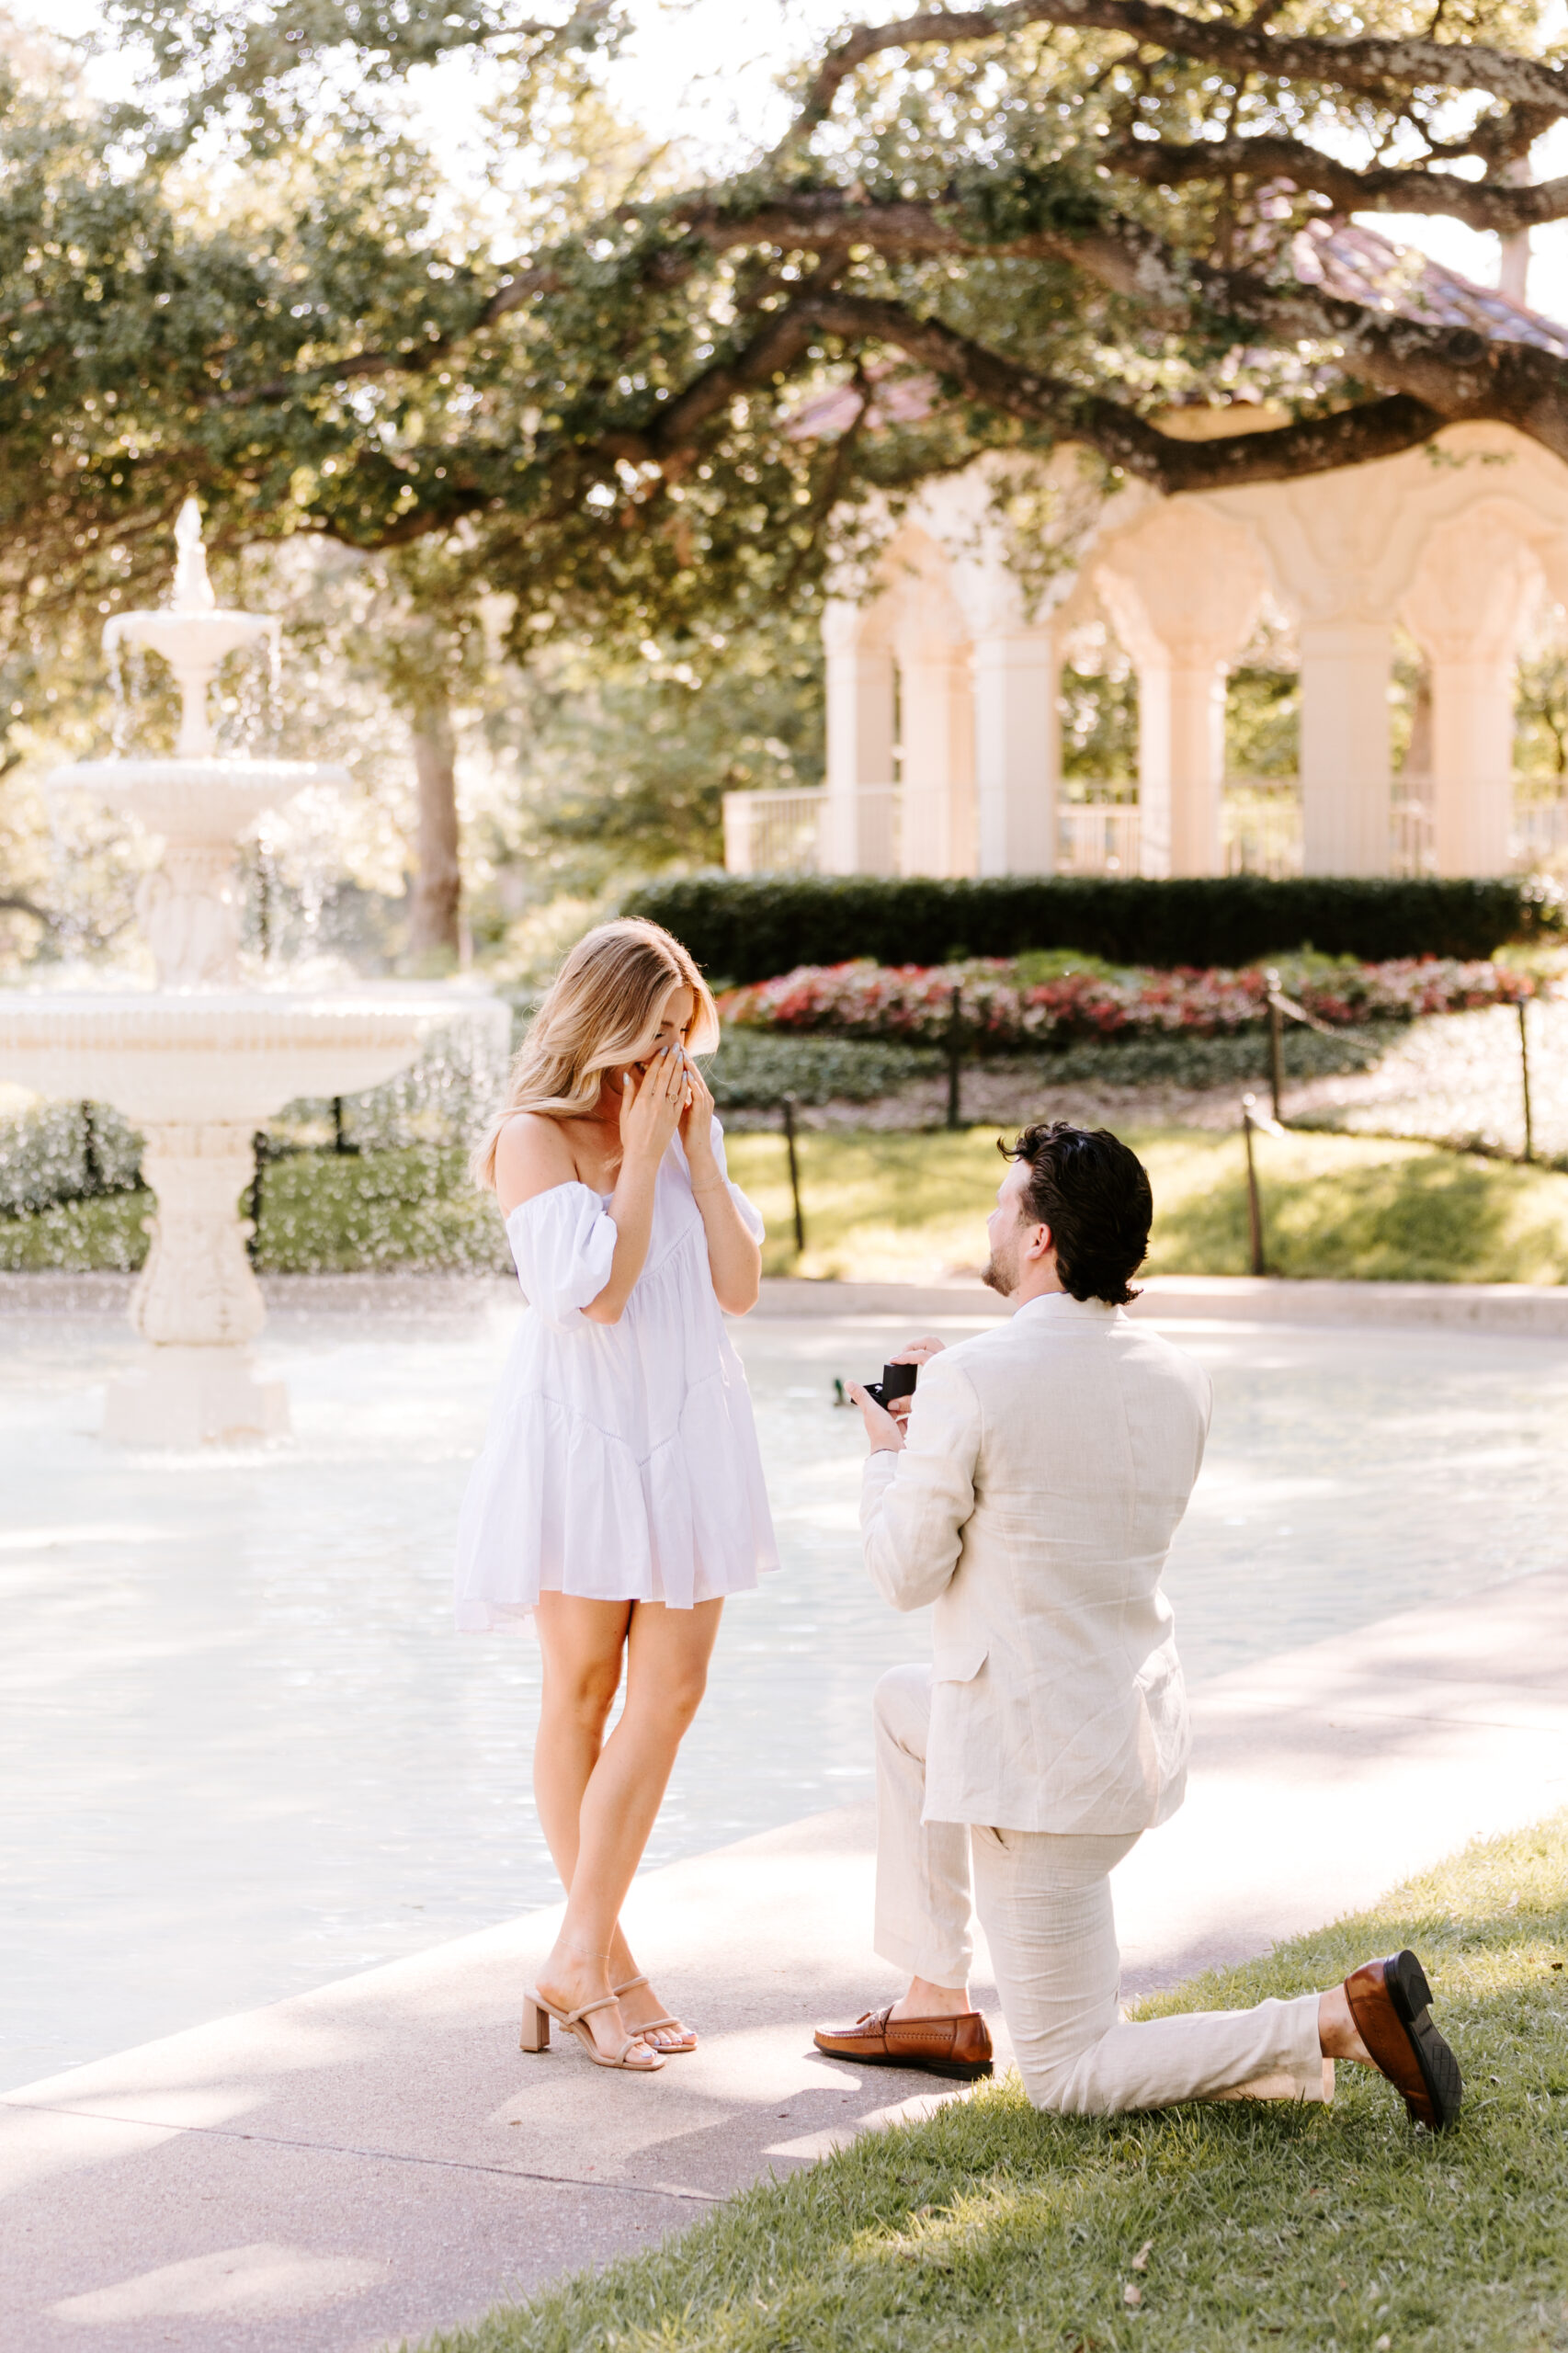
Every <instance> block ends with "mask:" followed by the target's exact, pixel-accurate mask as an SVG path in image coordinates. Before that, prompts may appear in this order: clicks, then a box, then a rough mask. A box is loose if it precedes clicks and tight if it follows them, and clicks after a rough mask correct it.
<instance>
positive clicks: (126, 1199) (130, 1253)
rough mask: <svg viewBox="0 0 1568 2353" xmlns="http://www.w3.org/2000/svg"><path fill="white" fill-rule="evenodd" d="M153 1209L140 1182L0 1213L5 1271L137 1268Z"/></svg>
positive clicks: (0, 1268) (0, 1261)
mask: <svg viewBox="0 0 1568 2353" xmlns="http://www.w3.org/2000/svg"><path fill="white" fill-rule="evenodd" d="M152 1210H153V1196H152V1194H151V1193H148V1192H143V1191H142V1190H141V1189H140V1188H138V1189H136V1190H135V1191H130V1190H127V1191H124V1192H117V1193H104V1194H100V1195H98V1196H97V1197H96V1198H94V1199H86V1200H75V1201H51V1202H50V1203H49V1205H48V1206H47V1207H46V1208H43V1209H40V1210H30V1211H22V1212H21V1213H20V1214H13V1215H11V1216H9V1217H6V1216H0V1274H6V1275H38V1274H43V1273H45V1272H47V1271H48V1270H50V1269H51V1268H53V1267H63V1268H66V1269H68V1270H69V1271H70V1272H72V1273H74V1274H89V1273H96V1274H116V1275H125V1274H134V1273H135V1271H136V1269H137V1268H138V1267H140V1266H141V1264H142V1260H143V1259H144V1258H145V1257H146V1256H147V1236H146V1233H144V1231H143V1221H144V1220H145V1219H146V1218H147V1217H149V1216H150V1215H151V1214H152Z"/></svg>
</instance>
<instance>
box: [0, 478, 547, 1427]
mask: <svg viewBox="0 0 1568 2353" xmlns="http://www.w3.org/2000/svg"><path fill="white" fill-rule="evenodd" d="M176 540H177V542H178V547H179V561H178V565H177V568H176V574H175V586H174V596H173V598H172V600H171V602H170V604H169V606H168V608H166V609H165V610H164V611H161V612H149V613H121V614H118V615H116V617H115V618H114V620H111V621H110V622H109V623H108V627H107V629H106V630H105V632H104V637H105V643H106V645H107V646H108V647H109V648H110V649H111V650H112V649H113V648H114V646H115V645H116V644H117V642H129V643H131V644H141V645H146V646H150V647H152V648H153V651H154V652H156V653H158V654H162V655H163V656H164V658H165V661H167V662H168V664H169V665H170V666H171V668H172V669H173V671H174V673H175V676H176V681H177V683H178V686H179V689H180V696H181V706H182V716H181V722H180V731H179V740H178V744H177V746H176V753H175V756H174V757H173V758H172V759H161V760H135V759H110V760H87V761H83V762H82V763H80V764H79V765H78V766H75V767H63V768H57V769H56V770H55V771H54V774H53V775H52V776H51V778H50V779H49V781H50V785H51V790H63V789H71V790H85V791H87V792H90V793H92V794H93V795H95V796H96V797H97V800H99V801H103V802H106V803H108V804H109V805H110V806H112V807H114V808H117V809H122V810H124V811H126V812H127V813H129V814H130V815H131V816H133V817H134V818H136V819H138V820H139V821H140V822H141V824H142V825H144V826H145V827H146V828H147V829H148V831H149V832H151V833H153V834H156V835H162V837H163V843H164V850H163V857H162V858H161V860H160V862H159V864H158V865H157V866H156V867H154V868H153V870H152V871H151V872H150V873H148V874H147V875H146V877H145V878H144V879H143V881H142V886H141V888H140V890H139V892H138V893H137V901H136V909H137V915H138V917H139V918H140V921H141V925H142V931H143V933H144V934H145V936H146V938H147V941H148V944H149V946H150V947H151V949H152V951H153V961H154V963H155V965H156V968H157V983H156V986H155V987H154V988H153V989H152V990H150V991H149V990H143V989H131V988H125V989H120V990H108V989H106V990H103V991H95V992H93V993H91V994H88V993H85V992H78V991H68V990H64V989H61V990H51V989H47V988H38V989H28V990H21V991H15V992H13V991H6V992H3V993H0V1076H4V1077H6V1078H8V1079H10V1080H13V1081H14V1082H15V1083H16V1084H17V1085H19V1086H25V1087H28V1088H30V1089H31V1090H32V1091H33V1092H34V1093H35V1094H39V1095H54V1096H66V1097H75V1098H81V1099H85V1100H89V1101H94V1102H104V1103H113V1104H114V1105H116V1106H117V1107H118V1108H119V1109H120V1110H121V1111H123V1112H124V1113H125V1114H126V1116H127V1117H128V1118H129V1119H130V1120H131V1121H132V1122H133V1123H134V1124H135V1125H136V1126H137V1127H138V1128H140V1129H141V1130H142V1134H143V1135H144V1137H145V1139H146V1150H145V1153H144V1155H143V1159H142V1172H143V1175H144V1176H145V1178H146V1181H147V1183H148V1185H150V1186H151V1188H152V1189H153V1192H154V1194H155V1195H156V1196H157V1216H156V1219H155V1220H154V1221H153V1225H152V1246H151V1249H150V1251H149V1253H148V1257H147V1262H146V1265H145V1267H144V1268H143V1269H142V1274H141V1276H140V1277H139V1278H138V1280H137V1283H136V1287H135V1290H133V1292H132V1294H131V1324H133V1326H134V1327H135V1329H136V1330H137V1331H138V1332H139V1333H140V1334H141V1335H142V1338H143V1339H144V1340H146V1341H148V1342H150V1344H151V1346H150V1348H149V1351H148V1356H147V1360H146V1363H145V1364H144V1366H143V1367H142V1369H141V1370H138V1371H137V1372H135V1373H134V1374H132V1375H131V1377H130V1378H129V1379H127V1380H124V1381H119V1382H117V1383H115V1384H113V1385H111V1387H110V1390H109V1392H108V1407H107V1411H106V1415H105V1421H104V1435H105V1437H106V1438H117V1439H119V1440H122V1441H125V1442H129V1443H135V1444H146V1443H149V1442H150V1443H153V1444H165V1445H189V1444H191V1443H193V1442H199V1441H201V1440H205V1439H222V1438H243V1437H256V1436H266V1435H270V1434H273V1433H276V1432H278V1431H280V1430H282V1429H284V1428H286V1427H287V1425H288V1401H287V1398H286V1397H285V1394H284V1392H283V1389H282V1387H281V1385H280V1384H278V1383H276V1382H262V1381H257V1380H256V1375H255V1372H254V1370H253V1369H252V1365H251V1361H250V1343H251V1342H252V1341H253V1340H254V1339H255V1338H256V1334H257V1333H258V1332H259V1331H260V1330H261V1328H262V1325H263V1324H265V1322H266V1320H267V1309H266V1305H265V1303H264V1302H263V1299H262V1295H261V1291H260V1289H259V1287H258V1285H257V1283H256V1276H255V1274H254V1273H253V1272H252V1269H251V1265H250V1261H249V1258H248V1257H247V1256H246V1252H245V1239H246V1235H247V1233H249V1231H250V1229H249V1227H248V1225H247V1224H246V1223H245V1222H244V1219H243V1218H242V1217H241V1214H240V1196H241V1194H242V1192H243V1191H244V1188H245V1187H246V1186H247V1185H248V1183H249V1181H250V1178H251V1174H252V1167H253V1158H252V1154H253V1144H252V1138H253V1135H254V1132H255V1131H256V1128H257V1127H258V1126H259V1125H260V1123H261V1122H262V1121H263V1120H267V1119H269V1118H272V1117H273V1116H274V1115H275V1114H276V1113H277V1112H278V1111H279V1110H280V1109H281V1108H282V1107H283V1105H284V1104H285V1103H288V1102H290V1101H292V1100H294V1099H295V1098H296V1097H301V1096H307V1097H331V1096H342V1095H353V1094H357V1093H358V1092H359V1091H360V1090H361V1089H362V1088H364V1087H368V1086H379V1085H380V1084H381V1081H382V1080H384V1079H388V1078H391V1077H392V1076H393V1075H394V1074H395V1073H396V1072H398V1071H400V1070H403V1069H404V1068H406V1066H407V1065H408V1064H409V1063H411V1062H413V1061H414V1060H415V1056H416V1055H417V1054H418V1052H419V1051H420V1048H421V1046H422V1044H423V1043H424V1042H425V1040H426V1039H428V1038H430V1037H431V1036H432V1035H433V1034H434V1033H435V1032H436V1031H437V1030H439V1029H449V1028H451V1027H452V1026H453V1025H454V1024H458V1023H461V1024H464V1025H468V1024H473V1023H477V1024H480V1025H482V1026H483V1029H484V1030H485V1031H486V1033H487V1037H488V1041H489V1042H490V1043H491V1044H492V1046H493V1047H494V1050H495V1051H504V1048H505V1041H506V1026H507V1016H506V1007H505V1006H503V1005H502V1004H500V1003H499V1002H498V1001H497V1000H496V999H494V998H493V997H488V996H484V995H477V994H475V993H472V992H470V991H468V990H466V989H464V990H453V989H443V988H438V987H437V988H423V989H418V988H412V987H409V986H407V985H398V984H389V985H384V986H381V985H378V986H376V987H368V988H363V989H354V990H346V991H343V992H337V991H322V990H310V991H306V990H290V989H287V988H272V987H267V988H255V987H245V986H244V985H242V982H241V972H240V921H239V904H238V893H237V890H236V883H235V873H234V865H235V847H236V844H237V842H238V840H239V837H240V835H241V834H242V833H244V830H245V828H246V827H247V826H248V825H251V824H254V823H255V821H256V818H257V817H259V816H260V815H261V813H262V812H263V811H264V810H267V809H275V808H278V807H279V806H280V805H281V804H282V803H283V802H285V801H290V800H291V799H292V798H293V796H294V794H295V793H297V792H301V791H302V790H304V788H305V787H306V786H307V785H312V784H335V785H341V784H347V782H348V780H349V779H348V776H347V771H346V770H345V769H344V768H342V767H336V766H335V765H332V764H329V763H326V762H323V761H310V760H266V759H248V758H244V757H237V758H236V757H229V756H223V755H221V754H220V753H219V750H218V746H217V742H216V738H215V736H214V734H213V731H212V725H211V721H210V714H209V710H208V698H209V690H210V686H211V683H212V680H213V677H214V676H215V675H216V673H217V671H218V668H219V665H221V664H222V661H223V660H224V658H225V656H227V655H228V654H232V653H233V652H234V651H235V650H236V649H237V648H239V647H241V646H244V645H245V644H248V643H251V642H254V641H255V640H256V639H257V638H261V637H270V638H271V639H272V640H273V642H274V645H275V646H276V643H277V632H278V624H277V622H276V621H274V620H269V619H267V617H266V616H264V615H261V614H257V613H230V612H221V611H219V610H218V609H217V600H216V598H215V597H214V595H213V592H212V587H211V584H210V581H209V580H208V577H207V558H206V554H205V551H204V550H203V548H202V544H201V517H200V513H199V509H198V507H197V506H196V503H195V501H194V500H193V499H192V500H187V503H186V506H185V508H184V511H183V512H182V514H181V516H180V518H179V524H178V527H177V529H176Z"/></svg>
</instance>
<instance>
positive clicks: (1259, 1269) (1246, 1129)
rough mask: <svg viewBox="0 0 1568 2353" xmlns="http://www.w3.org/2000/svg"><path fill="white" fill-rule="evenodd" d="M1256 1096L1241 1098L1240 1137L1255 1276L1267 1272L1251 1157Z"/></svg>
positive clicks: (1248, 1226) (1259, 1209) (1254, 1169)
mask: <svg viewBox="0 0 1568 2353" xmlns="http://www.w3.org/2000/svg"><path fill="white" fill-rule="evenodd" d="M1256 1101H1257V1097H1256V1095H1244V1096H1243V1097H1242V1135H1243V1138H1244V1142H1245V1144H1246V1156H1247V1237H1248V1240H1249V1242H1250V1244H1251V1255H1252V1271H1253V1273H1254V1274H1255V1275H1266V1274H1267V1272H1268V1268H1267V1266H1266V1265H1265V1263H1264V1256H1263V1204H1262V1202H1261V1201H1260V1200H1259V1199H1258V1195H1257V1163H1256V1159H1255V1158H1254V1155H1253V1148H1252V1139H1253V1116H1252V1115H1253V1108H1254V1106H1255V1105H1256Z"/></svg>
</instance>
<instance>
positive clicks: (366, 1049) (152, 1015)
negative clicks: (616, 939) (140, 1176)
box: [0, 985, 508, 1128]
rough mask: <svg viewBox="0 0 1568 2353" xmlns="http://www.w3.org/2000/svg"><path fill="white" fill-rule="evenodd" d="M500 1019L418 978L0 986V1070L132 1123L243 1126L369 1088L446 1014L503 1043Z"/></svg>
mask: <svg viewBox="0 0 1568 2353" xmlns="http://www.w3.org/2000/svg"><path fill="white" fill-rule="evenodd" d="M507 1019H508V1016H507V1013H506V1006H504V1005H502V1004H501V1003H500V1002H499V1001H498V1000H497V999H494V998H489V997H482V996H478V995H472V996H470V995H464V994H460V993H459V992H457V991H455V990H448V991H442V990H440V989H433V988H420V987H418V986H417V985H411V986H409V987H407V988H399V987H397V986H395V985H394V986H388V987H386V988H384V989H383V988H377V989H366V990H362V991H361V990H346V991H344V992H343V993H342V994H341V995H339V994H336V993H334V994H331V995H307V994H306V993H305V992H304V991H303V990H301V991H299V992H295V991H291V990H286V989H200V990H196V989H192V990H190V991H188V992H187V993H185V994H183V995H179V994H175V993H172V992H167V991H163V990H160V991H158V992H157V993H156V994H153V993H152V992H151V991H149V992H147V993H146V994H142V993H140V992H137V991H134V990H131V989H127V990H124V991H123V992H119V991H112V990H92V991H87V990H83V991H80V992H78V991H74V990H64V989H60V990H54V989H27V990H17V991H6V992H5V993H4V994H0V1075H3V1076H5V1077H6V1078H8V1079H10V1080H12V1081H13V1082H14V1083H15V1084H16V1085H17V1086H26V1087H28V1088H30V1089H31V1091H32V1092H33V1093H34V1094H35V1095H52V1096H68V1097H82V1098H84V1099H85V1100H87V1101H90V1102H99V1103H113V1104H114V1105H115V1106H116V1108H118V1109H119V1110H121V1111H123V1112H124V1113H125V1115H126V1117H127V1118H128V1119H130V1120H134V1121H135V1123H136V1124H137V1126H138V1127H142V1128H149V1127H159V1126H163V1125H165V1123H167V1122H168V1121H170V1120H178V1121H187V1120H199V1121H202V1122H207V1123H213V1124H218V1125H233V1124H236V1123H237V1124H242V1125H245V1126H246V1127H247V1128H255V1127H256V1126H257V1125H258V1124H259V1122H260V1121H261V1120H267V1119H270V1118H271V1117H272V1116H273V1114H274V1113H275V1112H278V1111H280V1110H281V1109H282V1108H283V1106H284V1104H285V1103H290V1102H292V1101H293V1100H294V1099H295V1097H298V1096H302V1095H303V1096H332V1095H358V1094H360V1093H362V1092H363V1090H364V1089H365V1088H366V1087H368V1086H380V1085H381V1082H382V1080H383V1079H388V1078H391V1077H392V1076H394V1075H395V1074H396V1073H397V1072H398V1071H400V1070H402V1069H403V1068H404V1067H405V1066H406V1065H407V1063H410V1062H411V1061H412V1060H413V1058H414V1056H415V1054H416V1053H417V1052H418V1051H419V1049H420V1047H421V1046H422V1045H423V1044H424V1042H425V1040H426V1039H427V1038H428V1037H430V1036H431V1035H432V1034H433V1033H434V1032H435V1031H436V1030H437V1029H446V1028H449V1027H450V1026H452V1025H453V1024H456V1023H460V1024H463V1025H464V1026H468V1025H470V1024H472V1023H473V1022H475V1021H478V1022H480V1023H482V1024H483V1025H484V1026H485V1027H486V1028H487V1029H491V1030H493V1031H494V1036H495V1038H496V1040H497V1041H498V1050H499V1051H504V1046H505V1040H504V1036H503V1032H504V1030H505V1028H506V1022H507Z"/></svg>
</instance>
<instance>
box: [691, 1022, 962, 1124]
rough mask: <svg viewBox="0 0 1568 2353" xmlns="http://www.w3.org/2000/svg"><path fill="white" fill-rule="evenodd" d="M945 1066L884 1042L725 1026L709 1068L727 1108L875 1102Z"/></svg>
mask: <svg viewBox="0 0 1568 2353" xmlns="http://www.w3.org/2000/svg"><path fill="white" fill-rule="evenodd" d="M941 1067H942V1057H941V1055H940V1054H939V1053H936V1052H933V1051H930V1050H928V1049H923V1048H921V1047H918V1046H908V1045H898V1044H893V1043H890V1042H888V1041H886V1040H881V1039H857V1038H834V1037H819V1038H809V1037H797V1036H793V1035H791V1034H790V1033H789V1032H787V1031H784V1030H769V1029H725V1032H724V1036H723V1039H722V1042H721V1044H720V1047H719V1051H718V1052H717V1053H716V1054H715V1055H714V1056H713V1057H712V1059H711V1061H710V1063H708V1064H707V1065H706V1068H707V1075H708V1084H709V1086H710V1087H711V1088H712V1090H713V1100H714V1102H715V1103H716V1104H717V1105H718V1107H719V1108H720V1110H721V1111H725V1110H729V1109H740V1108H745V1107H749V1106H755V1105H758V1104H767V1103H778V1102H780V1101H781V1100H782V1099H783V1097H785V1096H786V1095H792V1096H793V1097H795V1100H796V1101H797V1102H798V1103H831V1102H835V1101H837V1102H840V1103H869V1102H871V1101H873V1100H874V1099H875V1097H877V1096H879V1095H891V1094H892V1092H893V1091H894V1090H895V1088H897V1087H900V1086H905V1085H906V1084H907V1083H908V1081H909V1080H910V1079H912V1078H920V1077H923V1076H925V1075H926V1074H928V1073H929V1072H931V1071H935V1070H939V1069H940V1068H941Z"/></svg>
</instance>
